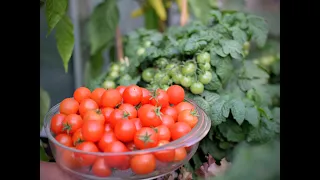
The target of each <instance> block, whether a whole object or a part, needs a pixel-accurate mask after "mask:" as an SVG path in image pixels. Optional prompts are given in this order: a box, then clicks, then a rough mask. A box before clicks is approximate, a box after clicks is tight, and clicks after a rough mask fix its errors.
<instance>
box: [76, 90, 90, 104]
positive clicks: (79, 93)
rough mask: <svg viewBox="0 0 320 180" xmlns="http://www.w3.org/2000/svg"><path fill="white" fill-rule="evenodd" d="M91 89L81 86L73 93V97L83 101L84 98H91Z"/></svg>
mask: <svg viewBox="0 0 320 180" xmlns="http://www.w3.org/2000/svg"><path fill="white" fill-rule="evenodd" d="M90 95H91V91H90V89H88V88H86V87H79V88H77V89H76V90H75V91H74V93H73V98H74V99H75V100H76V101H78V102H79V103H81V101H82V100H84V99H88V98H90Z"/></svg>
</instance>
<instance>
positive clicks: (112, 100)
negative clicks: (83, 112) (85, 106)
mask: <svg viewBox="0 0 320 180" xmlns="http://www.w3.org/2000/svg"><path fill="white" fill-rule="evenodd" d="M121 101H122V96H121V94H120V92H119V91H118V90H116V89H108V90H106V91H105V92H104V93H103V95H102V97H101V101H100V103H101V107H111V108H114V107H116V106H117V105H118V104H120V103H121Z"/></svg>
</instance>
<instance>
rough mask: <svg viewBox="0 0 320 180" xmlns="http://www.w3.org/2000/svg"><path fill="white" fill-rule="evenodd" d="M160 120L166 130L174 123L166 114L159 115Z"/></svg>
mask: <svg viewBox="0 0 320 180" xmlns="http://www.w3.org/2000/svg"><path fill="white" fill-rule="evenodd" d="M161 120H162V125H165V126H167V127H168V128H170V127H171V126H172V125H173V124H174V123H175V121H174V120H173V118H172V117H171V116H169V115H166V114H163V115H161Z"/></svg>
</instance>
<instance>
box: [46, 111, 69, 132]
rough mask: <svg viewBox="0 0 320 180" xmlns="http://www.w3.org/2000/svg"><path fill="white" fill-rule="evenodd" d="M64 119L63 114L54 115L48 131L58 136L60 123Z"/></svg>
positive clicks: (60, 130) (60, 129)
mask: <svg viewBox="0 0 320 180" xmlns="http://www.w3.org/2000/svg"><path fill="white" fill-rule="evenodd" d="M65 118H66V115H64V114H55V115H54V116H53V117H52V118H51V124H50V129H51V131H52V132H53V133H54V134H60V133H61V132H62V128H63V126H62V122H63V120H64V119H65Z"/></svg>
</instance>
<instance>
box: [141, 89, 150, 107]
mask: <svg viewBox="0 0 320 180" xmlns="http://www.w3.org/2000/svg"><path fill="white" fill-rule="evenodd" d="M140 89H141V91H142V99H141V105H144V104H149V103H150V98H151V92H150V91H149V90H148V89H146V88H140Z"/></svg>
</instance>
